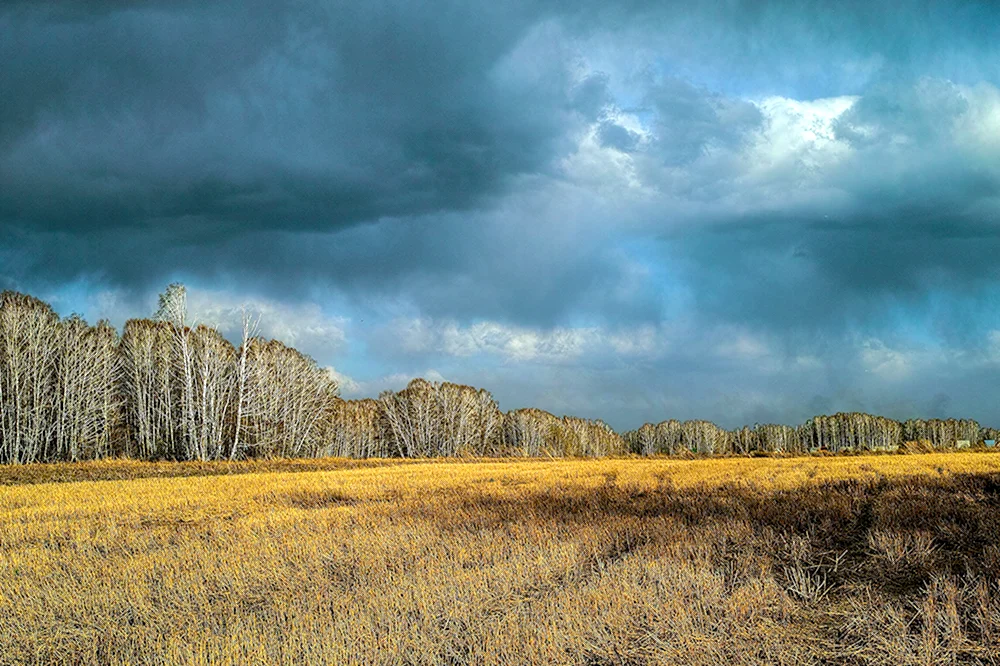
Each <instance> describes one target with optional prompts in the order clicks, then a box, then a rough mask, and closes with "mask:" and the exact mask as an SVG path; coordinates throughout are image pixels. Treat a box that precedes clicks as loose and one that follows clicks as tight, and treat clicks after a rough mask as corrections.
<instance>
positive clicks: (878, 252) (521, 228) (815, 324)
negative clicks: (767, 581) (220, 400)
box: [0, 0, 1000, 429]
mask: <svg viewBox="0 0 1000 666" xmlns="http://www.w3.org/2000/svg"><path fill="white" fill-rule="evenodd" d="M609 5H612V6H613V8H612V7H609ZM689 5H690V7H689ZM671 7H672V8H671ZM692 7H694V8H692ZM0 62H2V63H3V66H2V67H0V100H2V101H0V289H2V288H8V289H17V290H21V291H26V292H29V293H31V294H33V295H36V296H39V297H41V298H44V299H46V300H48V301H49V302H51V303H52V304H53V306H54V307H55V308H56V309H57V311H59V312H60V313H61V314H63V315H68V314H70V313H72V312H78V313H81V314H83V315H84V316H85V317H87V318H88V319H89V320H91V321H95V320H97V319H99V318H109V319H110V320H111V321H112V322H113V323H115V324H117V325H121V324H122V323H124V321H125V320H126V319H128V318H130V317H139V316H148V315H150V314H151V313H152V312H153V310H154V309H155V301H156V294H157V293H158V292H159V291H162V289H163V288H164V286H165V285H166V284H167V283H168V282H171V281H181V282H184V283H185V284H186V285H187V286H188V289H189V292H190V297H189V298H190V302H191V309H192V314H193V315H194V316H195V317H196V318H197V319H198V320H199V321H202V322H206V323H212V324H215V325H217V326H219V327H220V328H222V329H223V330H225V331H227V332H229V333H233V332H234V331H235V329H236V325H237V321H238V319H239V308H240V306H241V305H242V304H249V305H250V306H251V307H252V308H253V309H255V310H256V311H258V312H259V313H260V314H261V329H262V332H263V333H264V334H266V335H268V336H273V337H278V338H280V339H282V340H284V341H285V342H286V343H289V344H292V345H294V346H296V347H298V348H299V349H301V350H302V351H304V352H306V353H308V354H310V355H311V356H313V357H314V358H315V359H316V360H317V361H318V362H319V363H320V364H321V365H323V366H330V367H331V368H333V369H334V371H335V372H336V373H338V375H339V376H340V378H341V384H342V393H343V394H344V395H345V396H346V397H359V396H374V395H377V394H378V392H379V391H381V390H384V389H386V388H394V389H398V388H401V387H402V386H404V385H405V383H406V382H407V381H408V380H409V379H410V378H411V377H414V376H425V377H428V378H430V379H438V380H439V379H442V378H443V379H447V380H451V381H457V382H462V383H469V384H473V385H476V386H483V387H486V388H488V389H490V390H491V391H492V392H493V394H494V395H495V396H496V397H497V398H498V400H499V401H500V406H501V408H502V409H504V410H507V409H512V408H517V407H524V406H537V407H541V408H544V409H548V410H550V411H553V412H556V413H558V414H564V413H569V414H577V415H581V416H589V417H600V418H603V419H605V420H606V421H608V422H609V423H610V424H612V425H613V426H615V427H616V428H621V429H624V428H632V427H636V426H638V425H640V424H642V423H643V422H645V421H659V420H662V419H665V418H679V419H687V418H706V419H711V420H714V421H716V422H717V423H719V424H721V425H724V426H736V425H740V424H743V423H751V424H752V423H754V422H758V421H759V422H772V421H778V422H788V423H798V422H801V421H802V420H804V419H805V418H806V417H808V416H811V415H813V414H816V413H833V412H835V411H841V410H855V409H860V410H865V411H870V412H876V413H881V414H885V415H887V416H892V417H896V418H907V417H911V416H922V417H943V416H965V417H972V418H978V419H979V420H981V421H983V422H984V423H991V424H994V425H1000V400H997V395H998V380H1000V308H998V304H1000V299H998V297H1000V263H998V256H1000V87H998V86H1000V6H998V5H996V4H994V3H989V2H982V3H961V2H939V3H917V2H913V3H905V2H884V3H883V2H874V1H871V0H866V1H864V2H842V3H829V2H819V1H817V2H788V3H761V2H735V1H732V2H718V3H711V2H705V3H653V2H649V3H647V2H641V1H639V0H634V1H629V2H617V3H607V2H538V1H531V2H502V3H497V2H492V1H491V2H481V1H476V0H471V1H470V0H462V1H461V2H429V3H422V2H413V1H412V0H405V1H402V2H393V1H388V0H386V1H380V2H342V3H337V2H324V3H313V2H287V3H285V2H282V3H275V2H255V1H253V0H240V1H239V2H212V3H206V2H181V1H179V0H170V1H166V0H164V1H163V2H152V1H151V2H134V3H129V2H123V1H112V0H107V1H103V2H97V1H93V2H87V3H79V2H71V1H69V0H66V1H65V2H43V1H36V0H33V1H31V2H23V3H21V2H6V3H4V4H3V6H2V8H0Z"/></svg>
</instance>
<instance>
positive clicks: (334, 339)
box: [188, 288, 348, 356]
mask: <svg viewBox="0 0 1000 666" xmlns="http://www.w3.org/2000/svg"><path fill="white" fill-rule="evenodd" d="M244 308H245V309H246V312H247V313H248V314H249V315H250V316H251V318H252V319H253V320H255V321H256V322H257V335H259V336H261V337H265V338H274V339H276V340H280V341H282V342H283V343H285V344H286V345H288V346H290V347H295V348H296V349H298V350H299V351H302V352H304V353H307V354H310V355H312V356H318V355H327V354H332V353H335V352H337V351H340V350H342V349H343V348H344V346H345V345H346V342H347V335H346V332H345V329H346V326H347V323H348V320H347V319H346V318H344V317H336V316H330V315H327V314H326V313H324V312H323V310H322V308H320V307H319V305H317V304H315V303H309V302H303V303H295V302H291V301H289V302H281V301H276V300H272V299H264V298H253V299H249V300H241V299H239V298H237V297H236V296H235V295H233V294H229V293H227V292H222V291H209V290H204V289H190V288H189V289H188V313H189V320H190V321H193V322H196V323H200V324H206V325H209V326H213V327H215V328H218V329H219V330H220V331H222V333H223V334H225V335H226V336H227V337H229V338H230V339H238V338H239V336H240V331H241V326H242V317H243V310H244Z"/></svg>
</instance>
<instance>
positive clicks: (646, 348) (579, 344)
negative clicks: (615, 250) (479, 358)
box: [390, 318, 667, 364]
mask: <svg viewBox="0 0 1000 666" xmlns="http://www.w3.org/2000/svg"><path fill="white" fill-rule="evenodd" d="M390 328H391V331H392V332H391V335H392V336H393V337H395V338H396V339H397V340H398V341H399V343H400V345H401V347H402V349H404V350H405V351H406V352H408V353H411V354H421V353H440V354H445V355H447V356H454V357H470V356H475V355H479V354H483V355H489V356H495V357H498V358H501V359H503V360H505V361H511V362H538V363H556V364H558V363H565V362H576V361H579V360H580V359H582V358H584V357H585V356H588V355H593V354H601V355H607V354H618V355H622V356H651V355H656V354H658V353H662V352H663V351H664V350H665V349H666V347H667V339H666V333H665V331H664V330H662V329H660V328H657V327H654V326H650V325H643V326H639V327H636V328H633V329H616V330H608V329H604V328H600V327H578V328H569V327H555V328H549V329H540V328H529V327H523V326H511V325H506V324H501V323H498V322H494V321H485V322H478V323H475V324H471V325H468V326H461V325H459V324H457V323H455V322H453V321H444V322H436V321H434V320H431V319H419V318H418V319H397V320H396V321H394V322H393V323H392V325H391V327H390Z"/></svg>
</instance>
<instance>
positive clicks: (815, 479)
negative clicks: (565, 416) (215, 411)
mask: <svg viewBox="0 0 1000 666" xmlns="http://www.w3.org/2000/svg"><path fill="white" fill-rule="evenodd" d="M998 577H1000V455H996V454H992V453H947V454H929V455H908V456H889V455H884V456H858V457H844V458H789V459H716V460H686V461H685V460H664V459H613V460H586V461H584V460H558V461H556V460H548V461H540V460H527V461H524V460H522V461H471V462H470V461H459V462H456V461H449V462H443V461H441V462H408V463H405V464H401V463H400V462H399V461H381V462H372V463H358V462H351V461H332V460H326V461H323V460H320V461H275V462H259V463H232V464H229V463H217V464H211V465H187V466H185V465H183V464H177V465H175V464H153V463H134V462H127V461H124V462H123V461H108V462H100V463H88V464H86V465H76V466H74V465H45V466H25V467H20V468H14V467H12V468H6V469H4V470H2V472H0V663H4V664H34V663H37V664H57V663H69V664H147V663H148V664H175V663H180V664H276V663H277V664H285V663H287V664H402V663H406V664H712V665H713V666H718V665H721V664H812V663H816V664H958V663H986V664H995V663H1000V656H998V655H1000V583H998V582H997V581H998Z"/></svg>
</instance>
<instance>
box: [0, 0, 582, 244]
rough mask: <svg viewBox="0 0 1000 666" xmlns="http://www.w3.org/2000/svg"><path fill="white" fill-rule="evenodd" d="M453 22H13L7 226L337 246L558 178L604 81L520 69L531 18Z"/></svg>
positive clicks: (4, 155) (451, 15)
mask: <svg viewBox="0 0 1000 666" xmlns="http://www.w3.org/2000/svg"><path fill="white" fill-rule="evenodd" d="M440 9H441V11H440V12H428V11H426V10H424V9H421V8H418V7H417V6H416V5H411V4H409V3H398V4H391V5H377V6H376V5H368V4H364V3H362V4H358V5H344V6H341V7H339V8H337V9H336V10H333V9H330V10H329V11H327V10H326V9H325V8H324V7H317V6H309V5H302V4H299V3H296V4H290V5H274V4H273V3H252V4H249V5H246V4H244V3H227V4H213V5H197V6H189V5H170V4H162V5H156V6H154V5H118V4H115V3H109V4H106V5H103V6H101V7H98V8H96V9H95V10H94V11H92V12H85V11H84V10H82V9H75V10H71V9H67V8H66V7H65V6H61V7H59V10H58V11H57V10H54V9H52V8H49V11H45V10H44V5H43V6H42V8H38V7H36V8H34V9H20V10H18V9H16V8H15V9H13V10H11V9H8V10H7V12H6V13H5V14H3V15H2V18H0V21H2V23H0V28H2V34H3V36H4V39H3V40H2V42H0V44H2V45H0V58H2V59H3V60H4V62H6V63H8V65H9V66H8V67H5V68H4V70H3V71H4V73H3V74H0V77H2V79H0V86H2V87H3V89H4V90H5V96H6V97H7V98H8V99H10V100H12V103H10V104H5V105H4V106H3V110H2V111H0V127H2V128H3V130H2V135H0V192H2V194H0V220H4V221H5V222H0V223H5V224H7V225H10V224H17V225H19V226H21V227H22V228H37V229H60V230H68V231H76V230H84V231H87V230H93V229H97V228H108V227H121V226H130V227H136V226H147V227H152V226H157V225H161V224H169V223H171V222H174V221H178V220H181V221H183V220H185V219H186V218H189V217H200V218H202V219H203V223H204V224H213V223H223V224H224V223H238V224H240V225H242V228H264V229H290V228H294V229H333V228H341V227H343V226H345V225H349V224H354V223H358V222H360V221H365V220H372V219H377V218H379V217H383V216H394V215H414V214H421V213H426V212H430V211H435V210H460V209H467V208H469V207H472V206H475V205H476V204H477V203H479V202H481V200H482V199H483V197H484V196H488V195H491V194H495V193H498V192H500V191H502V190H503V189H504V187H505V186H506V184H507V179H508V178H509V177H511V176H513V175H517V174H522V173H534V172H540V171H545V170H546V169H547V168H548V165H549V163H550V162H551V160H552V159H554V158H555V157H556V156H558V155H559V154H560V152H561V151H563V150H565V148H566V146H565V145H562V144H561V141H562V139H563V137H564V135H565V133H566V132H567V130H568V129H569V128H571V127H572V125H573V124H574V117H575V114H581V113H582V114H583V115H587V114H593V113H595V106H597V105H599V104H600V102H599V100H600V96H601V81H600V80H599V79H590V80H587V81H583V82H580V81H574V80H572V78H571V77H570V75H569V73H568V71H567V70H566V69H565V63H564V62H562V61H560V60H558V59H550V60H548V61H547V62H544V63H542V64H541V67H538V66H535V63H534V61H533V58H534V57H535V56H536V55H539V54H535V53H533V52H528V53H524V54H522V53H520V52H519V51H518V49H519V48H523V49H526V50H528V51H531V50H532V49H535V48H542V47H544V43H543V42H542V41H541V38H539V42H538V43H537V44H533V43H530V39H531V35H530V34H529V32H528V28H529V27H530V25H531V21H530V19H531V18H532V17H531V16H529V15H527V14H526V13H525V12H519V11H518V10H509V11H508V10H503V9H490V8H487V7H485V6H483V7H473V6H466V5H462V4H455V5H452V6H450V7H445V6H442V7H441V8H440ZM526 39H527V40H529V42H528V43H527V44H523V43H522V42H523V40H526ZM541 55H544V54H541ZM578 84H579V85H578Z"/></svg>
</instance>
